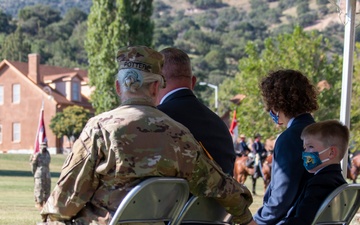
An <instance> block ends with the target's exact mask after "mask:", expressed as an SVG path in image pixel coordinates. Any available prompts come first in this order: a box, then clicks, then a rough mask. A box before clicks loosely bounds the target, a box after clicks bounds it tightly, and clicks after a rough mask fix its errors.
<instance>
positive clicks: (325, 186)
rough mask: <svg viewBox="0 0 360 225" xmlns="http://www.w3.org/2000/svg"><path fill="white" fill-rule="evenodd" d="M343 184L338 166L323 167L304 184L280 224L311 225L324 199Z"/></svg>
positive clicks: (343, 180)
mask: <svg viewBox="0 0 360 225" xmlns="http://www.w3.org/2000/svg"><path fill="white" fill-rule="evenodd" d="M345 183H346V181H345V179H344V177H343V175H342V173H341V166H340V164H332V165H329V166H327V167H324V168H323V169H321V170H320V171H319V172H318V173H317V174H316V175H315V176H314V177H312V178H311V179H309V181H308V182H307V183H306V185H305V187H304V189H303V191H302V192H301V194H300V196H299V197H298V199H297V201H296V203H295V205H294V206H293V207H292V208H291V209H290V210H289V212H288V215H287V217H286V218H285V222H284V223H282V224H286V225H308V224H311V223H312V221H313V220H314V218H315V215H316V213H317V211H318V210H319V208H320V206H321V204H322V203H323V202H324V200H325V199H326V197H327V196H328V195H330V194H331V192H333V191H334V190H335V189H336V188H337V187H339V186H341V185H343V184H345Z"/></svg>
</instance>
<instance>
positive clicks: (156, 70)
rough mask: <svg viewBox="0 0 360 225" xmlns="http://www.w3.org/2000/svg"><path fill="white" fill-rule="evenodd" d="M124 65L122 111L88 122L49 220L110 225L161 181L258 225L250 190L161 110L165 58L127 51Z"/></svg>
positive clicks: (52, 200) (50, 204)
mask: <svg viewBox="0 0 360 225" xmlns="http://www.w3.org/2000/svg"><path fill="white" fill-rule="evenodd" d="M117 61H118V63H119V72H118V74H117V77H116V81H115V84H116V92H117V94H118V95H119V97H120V99H121V105H120V106H119V107H117V108H116V109H113V110H110V111H108V112H104V113H102V114H99V115H97V116H95V117H93V118H91V119H90V120H89V121H88V123H87V124H86V126H85V127H84V129H83V131H82V133H81V134H80V137H79V138H78V139H77V140H76V141H75V143H74V145H73V149H72V152H71V153H70V154H69V156H68V158H67V159H66V160H65V162H64V165H63V169H62V171H61V175H60V178H59V182H57V185H56V187H55V189H54V191H53V192H52V193H51V195H50V197H49V199H48V201H47V202H46V204H45V206H44V208H43V210H42V212H41V215H42V217H43V222H45V224H47V225H49V224H57V225H59V224H99V225H104V224H108V223H109V221H110V220H111V218H112V216H113V215H114V213H115V211H116V209H117V207H118V205H119V203H120V202H121V201H122V199H123V198H124V196H125V195H126V194H127V193H128V192H129V191H130V190H131V189H132V188H133V187H134V186H136V185H137V184H138V183H139V182H141V181H143V180H145V179H146V178H148V177H156V176H167V177H180V178H184V179H186V180H187V181H188V182H189V187H190V191H191V193H192V194H194V195H196V196H204V197H213V198H214V199H215V200H217V201H218V202H219V203H220V204H222V205H223V206H224V207H226V209H227V210H228V212H229V213H231V214H233V220H234V222H236V223H241V224H246V223H249V222H250V221H252V215H251V212H250V210H249V206H250V204H251V203H252V201H253V199H252V196H251V193H250V191H249V190H248V189H247V188H246V187H245V186H243V185H241V184H239V183H238V182H237V181H236V180H234V179H233V178H232V177H231V176H230V175H227V174H225V173H224V172H223V171H222V169H221V168H220V167H219V166H218V165H217V164H216V163H215V162H214V161H213V160H211V159H209V158H208V157H207V155H206V154H205V153H204V150H203V149H202V148H201V146H200V144H199V143H198V142H197V141H196V139H195V138H194V137H193V136H192V134H191V133H190V131H189V130H188V129H187V128H186V127H185V126H183V125H182V124H180V123H178V122H176V121H175V120H173V119H171V118H170V117H169V116H167V115H166V114H165V113H163V112H161V111H160V110H158V109H156V107H155V104H156V99H157V96H158V94H159V90H160V88H164V87H165V85H166V83H165V79H164V77H163V75H162V72H161V70H162V65H163V56H162V54H160V53H159V52H156V51H154V50H153V49H151V48H148V47H145V46H135V47H127V48H123V49H120V50H119V51H118V54H117ZM99 76H100V75H99Z"/></svg>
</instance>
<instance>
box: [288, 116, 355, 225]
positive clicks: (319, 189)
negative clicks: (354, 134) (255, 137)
mask: <svg viewBox="0 0 360 225" xmlns="http://www.w3.org/2000/svg"><path fill="white" fill-rule="evenodd" d="M301 139H302V140H303V141H304V149H305V151H304V152H303V153H302V158H303V161H304V167H305V169H306V170H307V171H309V172H310V173H314V177H312V178H310V179H309V180H308V181H307V183H306V185H305V187H304V188H303V190H302V192H301V194H300V196H299V197H298V198H297V201H296V202H295V205H294V206H293V207H292V208H291V209H290V210H289V212H288V215H287V216H286V218H285V220H284V223H283V224H284V225H285V224H286V225H308V224H311V223H312V221H313V220H314V218H315V215H316V213H317V211H318V210H319V208H320V206H321V204H322V203H323V201H324V200H325V199H326V197H327V196H328V195H330V194H331V192H333V191H334V190H335V189H336V188H337V187H339V186H341V185H343V184H345V183H346V181H345V179H344V177H343V175H342V172H341V171H342V170H341V165H340V162H341V160H342V159H343V157H344V155H345V152H346V151H347V150H348V144H349V129H348V128H347V127H346V126H344V125H343V124H342V123H340V122H339V121H337V120H326V121H322V122H318V123H314V124H311V125H309V126H307V127H306V128H305V129H304V130H303V132H302V133H301Z"/></svg>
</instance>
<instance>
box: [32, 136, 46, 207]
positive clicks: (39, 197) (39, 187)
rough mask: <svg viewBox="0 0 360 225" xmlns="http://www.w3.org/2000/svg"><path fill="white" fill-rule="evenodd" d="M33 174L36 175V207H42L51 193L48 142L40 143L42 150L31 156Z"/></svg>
mask: <svg viewBox="0 0 360 225" xmlns="http://www.w3.org/2000/svg"><path fill="white" fill-rule="evenodd" d="M30 163H31V167H32V174H33V175H34V182H35V186H34V195H35V207H36V208H38V209H41V208H42V206H43V205H44V204H45V202H46V200H47V199H48V198H49V195H50V188H51V178H50V169H49V165H50V153H49V151H48V150H47V144H46V143H41V144H40V151H39V152H38V153H36V154H35V155H33V156H32V158H31V162H30Z"/></svg>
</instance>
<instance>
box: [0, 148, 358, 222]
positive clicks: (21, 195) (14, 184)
mask: <svg viewBox="0 0 360 225" xmlns="http://www.w3.org/2000/svg"><path fill="white" fill-rule="evenodd" d="M29 157H30V156H29V155H20V154H0V190H1V195H0V224H1V225H10V224H16V225H32V224H36V222H40V221H41V217H40V215H39V211H38V210H37V209H36V208H35V207H34V205H35V202H34V195H33V191H34V178H33V176H32V174H31V172H30V164H29ZM64 160H65V156H64V155H52V156H51V164H50V171H51V177H52V179H51V183H52V186H51V188H52V189H53V188H54V186H55V183H56V181H57V178H58V177H59V175H60V170H61V166H62V164H63V162H64ZM245 184H246V186H248V187H249V189H250V190H251V184H250V179H248V180H247V181H246V183H245ZM256 191H257V195H256V196H254V203H253V204H252V205H251V207H250V210H251V211H252V212H253V213H255V212H256V210H257V209H258V208H259V207H260V206H261V205H262V198H263V195H264V190H263V184H262V182H261V180H260V179H259V180H258V182H257V187H256ZM354 220H355V219H354ZM351 224H352V225H359V224H360V223H358V222H353V223H351Z"/></svg>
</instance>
